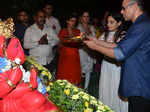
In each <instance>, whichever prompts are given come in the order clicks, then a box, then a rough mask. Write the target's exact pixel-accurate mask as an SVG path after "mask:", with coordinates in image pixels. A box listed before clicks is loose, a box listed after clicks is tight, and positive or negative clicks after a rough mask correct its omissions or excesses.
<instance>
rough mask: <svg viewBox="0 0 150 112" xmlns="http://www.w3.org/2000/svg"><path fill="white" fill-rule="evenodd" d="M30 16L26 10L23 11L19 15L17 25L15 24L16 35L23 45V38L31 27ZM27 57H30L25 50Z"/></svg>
mask: <svg viewBox="0 0 150 112" xmlns="http://www.w3.org/2000/svg"><path fill="white" fill-rule="evenodd" d="M29 25H30V24H29V16H28V14H27V12H26V11H25V10H21V11H19V13H18V17H17V23H16V24H15V32H14V35H15V36H16V37H17V38H19V40H20V42H21V44H23V37H24V33H25V30H26V29H27V28H28V27H29ZM24 52H25V54H26V55H28V54H29V53H28V50H27V49H24Z"/></svg>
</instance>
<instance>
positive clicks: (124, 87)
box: [84, 0, 150, 112]
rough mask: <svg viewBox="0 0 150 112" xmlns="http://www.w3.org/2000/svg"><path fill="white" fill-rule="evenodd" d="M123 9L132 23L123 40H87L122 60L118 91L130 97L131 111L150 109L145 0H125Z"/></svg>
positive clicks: (148, 29) (149, 26) (148, 30)
mask: <svg viewBox="0 0 150 112" xmlns="http://www.w3.org/2000/svg"><path fill="white" fill-rule="evenodd" d="M121 13H122V14H123V17H124V18H125V20H126V21H129V20H130V21H132V23H133V24H132V25H131V27H130V28H129V30H128V32H127V34H126V36H125V37H124V38H123V39H122V40H121V41H120V42H118V43H107V42H104V41H98V40H96V39H94V38H89V41H84V43H85V44H86V45H88V46H89V47H90V48H91V49H93V50H96V51H99V52H101V53H103V54H104V55H106V56H109V57H111V58H114V59H116V60H118V61H122V62H123V64H122V66H121V68H122V69H121V79H120V86H119V94H120V95H121V96H124V97H126V98H128V101H129V112H150V84H149V83H150V68H149V67H150V19H149V18H148V16H147V15H146V14H145V13H144V9H143V2H142V0H123V2H122V10H121Z"/></svg>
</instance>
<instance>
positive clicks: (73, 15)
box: [63, 13, 77, 27]
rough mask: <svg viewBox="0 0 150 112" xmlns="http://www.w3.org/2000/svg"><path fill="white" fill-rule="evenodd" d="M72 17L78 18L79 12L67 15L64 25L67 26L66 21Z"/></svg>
mask: <svg viewBox="0 0 150 112" xmlns="http://www.w3.org/2000/svg"><path fill="white" fill-rule="evenodd" d="M71 18H76V19H77V14H76V13H71V14H68V15H66V16H65V18H64V20H65V21H64V25H63V26H64V27H67V23H66V21H69V20H70V19H71ZM76 25H77V23H76Z"/></svg>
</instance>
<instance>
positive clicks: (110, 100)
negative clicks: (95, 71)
mask: <svg viewBox="0 0 150 112" xmlns="http://www.w3.org/2000/svg"><path fill="white" fill-rule="evenodd" d="M114 33H115V32H110V33H109V35H108V38H107V41H108V42H113V40H114V39H113V36H114ZM99 39H101V40H104V34H103V35H102V36H101V37H100V38H99ZM120 70H121V68H120V66H117V65H116V62H115V61H114V60H112V59H110V58H106V57H105V58H104V59H103V61H102V66H101V75H100V81H99V99H100V100H101V101H102V102H103V103H104V104H106V105H108V106H109V107H110V108H111V109H112V110H114V112H128V103H127V102H124V101H122V100H121V99H120V98H119V96H118V87H119V82H120Z"/></svg>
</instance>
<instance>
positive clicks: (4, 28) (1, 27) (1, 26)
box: [0, 18, 14, 38]
mask: <svg viewBox="0 0 150 112" xmlns="http://www.w3.org/2000/svg"><path fill="white" fill-rule="evenodd" d="M13 32H14V22H13V19H12V18H8V19H7V20H6V21H2V20H1V19H0V36H4V37H6V38H10V37H13Z"/></svg>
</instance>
